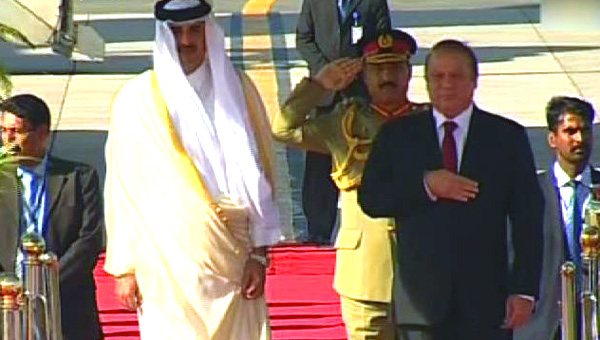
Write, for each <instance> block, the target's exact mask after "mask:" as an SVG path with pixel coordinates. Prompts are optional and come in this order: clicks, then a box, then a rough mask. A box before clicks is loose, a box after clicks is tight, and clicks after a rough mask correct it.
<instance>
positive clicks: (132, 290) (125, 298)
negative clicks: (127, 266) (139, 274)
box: [115, 274, 142, 311]
mask: <svg viewBox="0 0 600 340" xmlns="http://www.w3.org/2000/svg"><path fill="white" fill-rule="evenodd" d="M115 292H116V294H117V300H119V302H120V303H121V304H122V305H123V306H124V307H125V308H126V309H127V310H129V311H135V310H137V309H138V308H139V307H140V306H141V305H142V294H140V290H139V288H138V285H137V280H136V279H135V275H133V274H132V275H126V276H123V277H119V278H117V282H116V286H115Z"/></svg>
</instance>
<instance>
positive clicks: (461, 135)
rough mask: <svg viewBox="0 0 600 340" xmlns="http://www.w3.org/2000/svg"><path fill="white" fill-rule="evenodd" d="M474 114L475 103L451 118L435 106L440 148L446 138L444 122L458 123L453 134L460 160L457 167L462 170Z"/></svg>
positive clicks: (457, 156) (434, 116) (434, 112)
mask: <svg viewBox="0 0 600 340" xmlns="http://www.w3.org/2000/svg"><path fill="white" fill-rule="evenodd" d="M472 115H473V104H471V105H469V107H467V109H466V110H464V111H463V112H461V113H459V114H458V116H456V117H454V118H452V119H450V118H447V117H446V116H444V115H443V114H442V113H441V112H439V111H438V110H437V109H436V108H435V107H434V108H433V118H434V119H435V127H436V131H437V136H438V142H439V145H440V148H441V147H442V141H443V140H444V123H445V122H454V123H456V129H454V132H453V133H452V135H453V136H454V141H455V142H456V159H457V161H458V163H457V164H456V165H457V169H459V172H460V164H461V161H462V154H463V150H464V148H465V143H466V141H467V135H468V133H469V123H470V122H471V116H472Z"/></svg>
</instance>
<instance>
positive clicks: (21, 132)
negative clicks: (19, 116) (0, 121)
mask: <svg viewBox="0 0 600 340" xmlns="http://www.w3.org/2000/svg"><path fill="white" fill-rule="evenodd" d="M33 130H34V129H28V130H17V129H16V128H6V127H3V126H2V127H0V131H1V132H2V134H5V133H6V134H9V133H12V134H14V135H18V136H24V135H26V134H28V133H30V132H31V131H33Z"/></svg>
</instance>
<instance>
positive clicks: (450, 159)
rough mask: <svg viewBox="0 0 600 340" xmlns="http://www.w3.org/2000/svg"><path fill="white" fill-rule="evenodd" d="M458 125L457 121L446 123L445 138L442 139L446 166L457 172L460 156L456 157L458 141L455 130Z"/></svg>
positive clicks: (447, 168)
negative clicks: (455, 137) (455, 138)
mask: <svg viewBox="0 0 600 340" xmlns="http://www.w3.org/2000/svg"><path fill="white" fill-rule="evenodd" d="M457 127H458V125H456V123H455V122H453V121H447V122H445V123H444V139H443V140H442V153H443V156H444V168H445V169H446V170H448V171H451V172H454V173H456V172H457V170H458V157H456V141H455V140H454V134H453V132H454V130H455V129H456V128H457Z"/></svg>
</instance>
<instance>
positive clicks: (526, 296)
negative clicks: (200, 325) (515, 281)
mask: <svg viewBox="0 0 600 340" xmlns="http://www.w3.org/2000/svg"><path fill="white" fill-rule="evenodd" d="M517 296H518V297H520V298H523V299H527V300H529V301H533V302H535V297H533V296H530V295H522V294H517Z"/></svg>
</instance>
